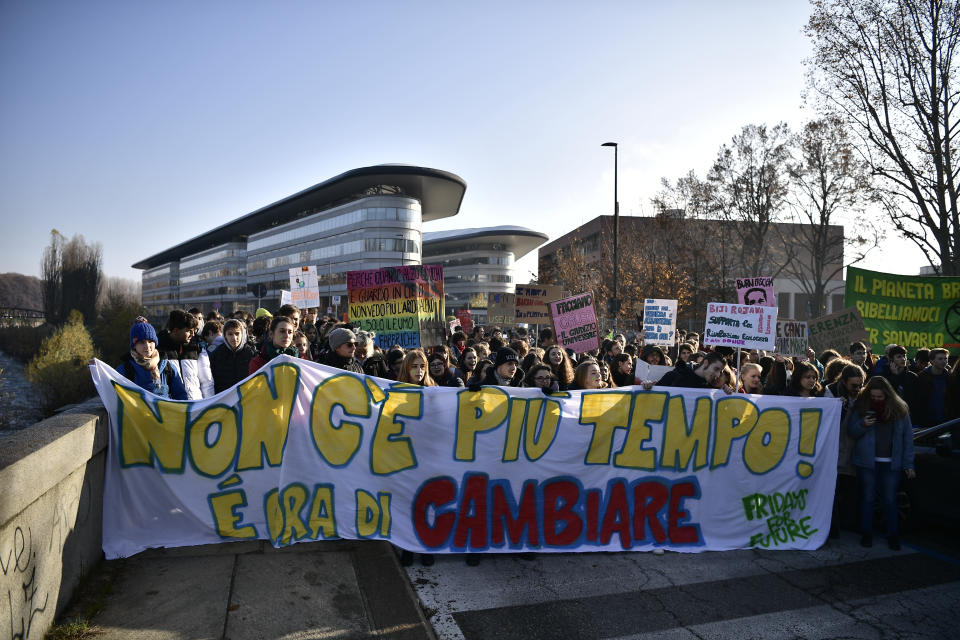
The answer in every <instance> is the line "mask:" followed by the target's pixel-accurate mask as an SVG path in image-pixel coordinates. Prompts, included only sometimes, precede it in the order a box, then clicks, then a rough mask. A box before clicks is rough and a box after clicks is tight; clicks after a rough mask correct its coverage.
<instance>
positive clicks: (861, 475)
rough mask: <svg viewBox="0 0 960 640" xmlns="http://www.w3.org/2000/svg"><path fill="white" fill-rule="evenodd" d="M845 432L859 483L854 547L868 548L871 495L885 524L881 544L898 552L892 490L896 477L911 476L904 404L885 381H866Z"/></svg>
mask: <svg viewBox="0 0 960 640" xmlns="http://www.w3.org/2000/svg"><path fill="white" fill-rule="evenodd" d="M847 433H848V434H849V435H850V437H851V438H853V439H854V440H855V441H856V442H855V444H854V446H853V464H854V466H856V467H857V480H858V484H859V485H860V532H861V538H860V545H861V546H864V547H871V546H873V505H874V501H875V499H876V495H877V492H878V490H879V493H880V504H881V505H882V507H883V518H884V520H885V522H886V525H887V544H888V546H889V547H890V548H891V549H893V550H894V551H899V550H900V538H899V536H898V532H897V489H898V488H899V486H900V474H901V472H903V473H904V474H905V475H906V476H907V478H908V479H913V478H915V477H916V472H915V471H914V466H913V425H912V424H911V421H910V411H909V409H908V408H907V404H906V403H905V402H904V401H903V400H902V399H901V398H900V396H898V395H897V393H896V391H894V390H893V387H891V386H890V383H889V382H887V380H886V379H884V378H882V377H880V376H876V377H873V378H870V380H869V381H868V382H867V384H866V386H865V387H864V388H863V389H862V390H861V391H860V394H859V395H858V396H857V400H856V402H854V411H853V414H852V415H851V417H850V422H849V423H848V424H847Z"/></svg>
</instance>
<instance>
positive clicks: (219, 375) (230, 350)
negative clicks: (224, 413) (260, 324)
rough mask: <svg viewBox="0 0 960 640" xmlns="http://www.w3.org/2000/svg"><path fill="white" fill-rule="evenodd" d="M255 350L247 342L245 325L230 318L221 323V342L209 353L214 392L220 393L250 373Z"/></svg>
mask: <svg viewBox="0 0 960 640" xmlns="http://www.w3.org/2000/svg"><path fill="white" fill-rule="evenodd" d="M256 353H257V352H256V351H255V350H254V348H253V347H252V346H250V344H249V343H248V342H247V325H246V324H245V323H243V322H241V321H239V320H236V319H230V320H227V322H226V323H225V324H224V325H223V342H222V343H221V344H220V346H218V347H217V348H216V349H214V350H213V353H211V354H210V370H211V371H212V372H213V390H214V393H220V392H221V391H224V390H226V389H229V388H230V387H232V386H233V385H235V384H237V383H238V382H240V381H241V380H243V379H244V378H246V377H247V376H248V375H249V374H250V361H251V360H253V358H254V356H255V355H256Z"/></svg>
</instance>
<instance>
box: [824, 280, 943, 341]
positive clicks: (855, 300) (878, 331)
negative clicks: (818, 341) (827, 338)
mask: <svg viewBox="0 0 960 640" xmlns="http://www.w3.org/2000/svg"><path fill="white" fill-rule="evenodd" d="M845 301H846V305H847V306H848V307H854V306H855V307H856V308H857V310H859V311H860V315H861V316H862V317H863V324H864V327H865V328H866V330H867V336H868V338H869V341H870V343H871V344H873V345H887V344H899V345H901V346H903V347H907V348H908V349H910V350H911V353H913V352H915V351H916V349H918V348H920V347H930V348H933V347H945V348H947V349H949V350H950V352H951V353H960V277H924V276H901V275H896V274H893V273H881V272H879V271H867V270H866V269H857V268H856V267H847V289H846V295H845ZM834 346H836V345H834Z"/></svg>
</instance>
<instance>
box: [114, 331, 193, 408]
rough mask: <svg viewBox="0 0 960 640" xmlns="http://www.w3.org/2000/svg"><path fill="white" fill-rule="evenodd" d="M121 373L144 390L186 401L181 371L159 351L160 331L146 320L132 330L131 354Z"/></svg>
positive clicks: (125, 361)
mask: <svg viewBox="0 0 960 640" xmlns="http://www.w3.org/2000/svg"><path fill="white" fill-rule="evenodd" d="M117 371H119V372H120V373H121V374H123V376H124V377H126V378H127V379H129V380H132V381H133V382H134V384H136V385H137V386H138V387H140V388H141V389H144V390H146V391H149V392H150V393H152V394H154V395H156V396H160V397H161V398H167V399H170V400H186V399H187V390H186V388H185V387H184V386H183V380H182V379H181V378H180V372H179V371H178V370H177V369H176V367H173V366H171V365H170V362H169V361H168V360H167V359H166V358H164V357H162V356H161V354H160V352H159V351H157V332H156V330H155V329H154V328H153V326H152V325H150V324H149V323H148V322H146V321H145V320H144V321H143V322H137V323H135V324H134V325H133V326H132V327H130V353H128V354H127V355H126V356H124V358H123V360H122V361H121V362H120V366H118V367H117Z"/></svg>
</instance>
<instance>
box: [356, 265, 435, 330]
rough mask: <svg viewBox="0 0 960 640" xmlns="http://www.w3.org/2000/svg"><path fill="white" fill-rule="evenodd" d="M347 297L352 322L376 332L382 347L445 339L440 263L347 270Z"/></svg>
mask: <svg viewBox="0 0 960 640" xmlns="http://www.w3.org/2000/svg"><path fill="white" fill-rule="evenodd" d="M347 296H348V301H349V307H348V313H347V315H348V317H349V318H350V322H351V323H355V324H357V325H359V326H360V328H361V329H363V330H364V331H375V332H376V334H377V337H376V342H377V344H378V345H379V346H380V348H382V349H389V348H390V347H391V346H392V345H395V344H399V345H400V346H401V347H403V348H404V349H411V348H415V347H421V346H423V347H429V346H433V345H438V344H446V333H445V329H446V326H447V325H446V313H445V312H444V303H443V267H442V266H440V265H434V264H425V265H406V266H400V267H384V268H383V269H368V270H364V271H348V272H347Z"/></svg>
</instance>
